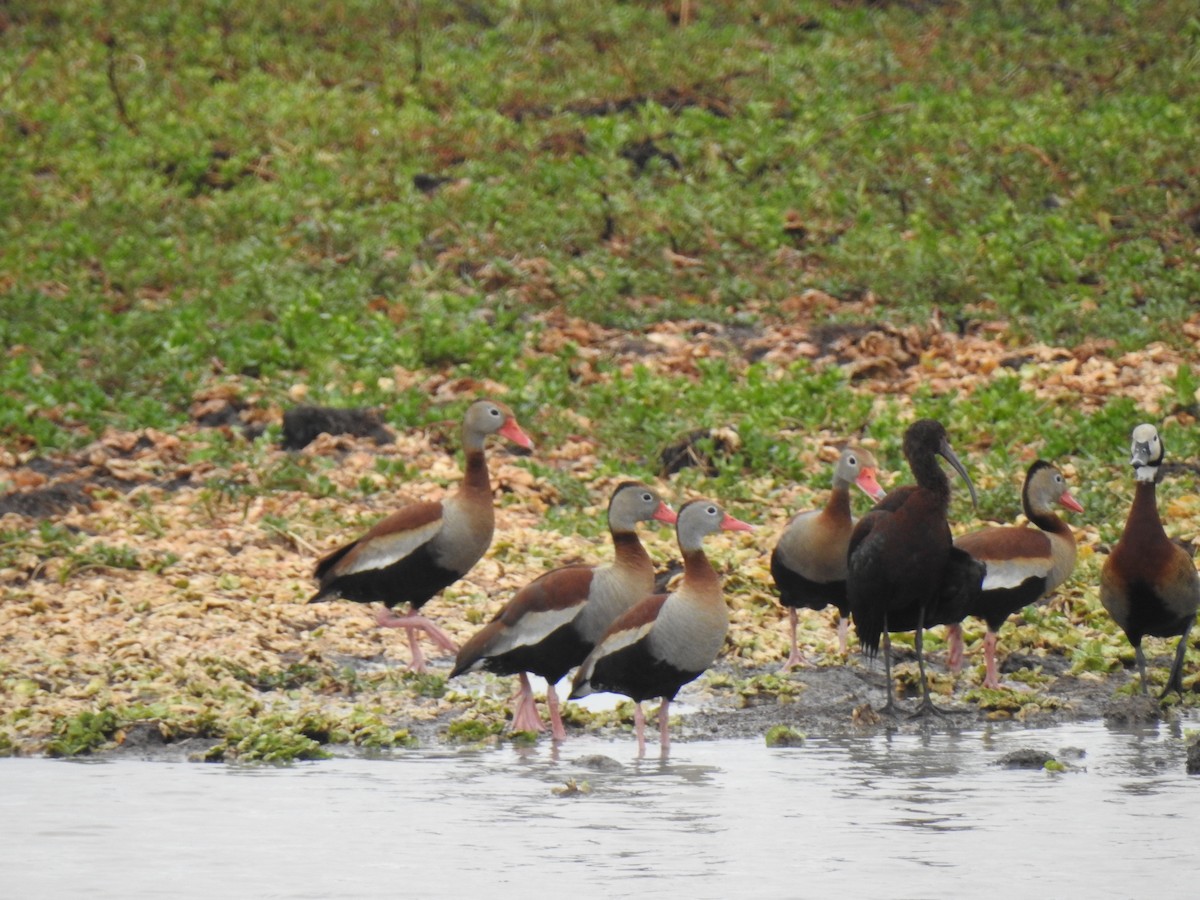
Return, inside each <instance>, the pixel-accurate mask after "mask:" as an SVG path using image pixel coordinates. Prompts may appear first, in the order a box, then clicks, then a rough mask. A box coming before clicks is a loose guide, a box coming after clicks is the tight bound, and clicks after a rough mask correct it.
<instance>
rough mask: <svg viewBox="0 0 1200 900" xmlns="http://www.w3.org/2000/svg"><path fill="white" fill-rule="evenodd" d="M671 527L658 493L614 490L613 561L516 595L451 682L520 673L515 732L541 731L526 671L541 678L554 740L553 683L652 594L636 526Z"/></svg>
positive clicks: (473, 644)
mask: <svg viewBox="0 0 1200 900" xmlns="http://www.w3.org/2000/svg"><path fill="white" fill-rule="evenodd" d="M649 521H658V522H665V523H668V524H674V523H675V513H674V512H673V511H672V510H671V508H670V507H669V506H667V504H666V503H664V502H663V501H662V499H661V498H660V497H659V495H658V492H657V491H655V490H653V489H652V488H649V487H647V486H646V485H644V484H641V483H639V482H636V481H626V482H623V483H621V484H620V485H618V486H617V489H616V490H615V491H613V495H612V499H611V500H610V501H609V504H608V530H609V533H610V534H611V535H612V542H613V549H614V559H613V561H612V562H611V563H607V564H605V565H573V566H562V567H560V568H557V569H553V570H551V571H549V572H546V573H545V574H543V575H540V576H539V577H538V578H537V579H536V580H534V581H532V582H531V583H529V584H528V585H526V586H525V587H523V588H521V590H520V591H518V592H517V594H516V595H515V596H514V597H513V598H512V599H511V600H510V601H509V602H508V603H507V604H506V605H505V606H504V608H503V609H501V610H500V612H498V613H497V614H496V616H495V618H494V619H492V621H491V622H489V623H488V624H487V625H485V626H484V627H483V628H482V629H480V630H479V631H478V632H476V633H475V634H474V635H473V636H472V637H471V639H470V640H469V641H467V642H466V643H465V644H463V647H462V649H461V650H460V651H459V652H458V659H457V661H456V662H455V664H454V670H453V671H452V672H451V673H450V677H451V678H454V677H456V676H458V675H461V674H463V673H464V672H474V671H480V670H482V671H487V672H495V673H496V674H498V675H518V676H519V678H520V690H519V691H518V693H517V697H516V702H515V705H514V708H513V718H512V730H513V731H542V730H543V725H542V721H541V718H540V717H539V716H538V712H537V707H536V705H535V701H534V697H533V688H532V686H531V684H530V682H529V673H533V674H534V675H539V676H541V677H542V678H544V679H546V706H547V708H548V709H549V712H550V728H551V735H552V737H553V738H554V740H556V741H561V740H563V739H564V738H565V737H566V736H567V733H566V729H565V728H564V726H563V722H562V715H561V713H560V711H559V705H558V694H557V692H556V690H555V685H556V684H557V683H558V682H559V681H560V680H561V679H562V678H563V677H564V676H565V675H566V674H567V672H569V671H570V670H571V669H573V668H575V667H576V666H577V665H579V664H580V663H581V662H583V660H584V658H585V657H586V656H587V655H588V653H590V652H591V650H592V648H593V647H595V646H596V642H597V641H599V640H600V638H601V637H602V636H603V635H604V632H605V631H606V630H607V629H608V627H609V626H610V625H611V624H612V623H613V621H614V620H615V619H616V618H617V617H618V616H619V615H621V614H622V613H623V612H625V611H626V610H628V609H629V608H630V607H632V606H633V605H634V604H635V603H637V602H638V601H639V600H641V599H642V598H643V597H645V596H646V595H647V594H650V593H651V592H652V591H653V590H654V563H653V562H652V561H651V559H650V555H649V554H648V553H647V552H646V548H645V547H643V546H642V542H641V540H639V538H638V534H637V525H638V523H639V522H649Z"/></svg>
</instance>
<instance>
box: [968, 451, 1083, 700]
mask: <svg viewBox="0 0 1200 900" xmlns="http://www.w3.org/2000/svg"><path fill="white" fill-rule="evenodd" d="M1056 503H1057V504H1059V505H1060V506H1062V507H1064V508H1065V509H1069V510H1071V511H1072V512H1077V513H1081V512H1083V507H1082V506H1080V505H1079V501H1078V500H1076V499H1075V498H1074V497H1073V496H1071V491H1070V490H1069V489H1068V488H1067V482H1066V480H1065V479H1064V478H1063V475H1062V472H1060V471H1059V470H1058V469H1056V468H1055V467H1054V466H1052V465H1051V464H1050V463H1048V462H1046V461H1045V460H1041V459H1039V460H1037V461H1036V462H1035V463H1033V465H1031V466H1030V467H1029V470H1028V471H1027V472H1026V473H1025V484H1024V486H1023V487H1022V489H1021V506H1022V508H1023V509H1024V510H1025V517H1026V518H1027V519H1028V520H1029V524H1030V525H1032V526H1034V527H1032V528H1030V527H1017V526H991V527H988V528H981V529H979V530H978V531H972V532H969V533H967V534H964V535H962V536H961V537H959V538H957V539H956V540H955V541H954V546H956V547H958V548H959V549H960V550H965V551H966V552H967V553H969V554H971V556H972V558H974V559H976V560H978V561H979V562H981V563H983V565H984V568H985V569H986V572H985V574H984V576H983V585H982V588H981V590H980V591H979V593H978V594H976V595H975V596H974V597H973V598H972V599H971V601H970V603H969V604H968V606H967V613H968V614H969V615H972V616H978V617H979V618H981V619H983V620H984V622H986V623H987V634H986V635H985V636H984V639H983V655H984V672H985V675H984V679H983V686H984V687H985V688H993V689H994V688H998V687H1000V673H999V669H998V667H997V665H996V642H997V636H998V634H999V631H1000V626H1001V625H1003V624H1004V621H1005V619H1007V618H1008V617H1009V616H1011V615H1012V614H1013V613H1015V612H1018V611H1019V610H1021V609H1022V608H1024V607H1026V606H1029V605H1030V604H1031V603H1036V602H1037V601H1038V600H1040V599H1041V598H1042V597H1045V596H1046V595H1048V594H1049V593H1050V592H1051V591H1053V590H1054V589H1055V588H1057V587H1058V586H1059V585H1060V584H1062V583H1063V582H1064V581H1066V580H1067V578H1069V577H1070V575H1071V572H1072V571H1074V569H1075V535H1074V534H1073V533H1072V532H1071V527H1070V526H1069V525H1068V524H1067V523H1066V522H1064V521H1063V520H1062V519H1060V518H1059V517H1058V516H1057V515H1056V514H1055V512H1054V504H1056ZM948 638H949V654H948V657H947V659H948V662H949V665H950V669H951V670H952V671H957V670H958V669H959V668H960V667H961V666H962V655H963V651H962V626H961V625H959V624H958V623H955V624H952V625H951V626H950V628H949V631H948Z"/></svg>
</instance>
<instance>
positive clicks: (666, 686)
mask: <svg viewBox="0 0 1200 900" xmlns="http://www.w3.org/2000/svg"><path fill="white" fill-rule="evenodd" d="M751 530H753V529H752V528H751V526H750V525H747V524H746V523H745V522H741V521H739V520H737V519H735V518H734V517H733V516H731V515H729V514H728V513H726V512H725V511H724V510H722V509H721V507H719V506H718V505H717V504H716V503H713V502H712V501H711V500H693V501H691V502H690V503H686V504H684V506H683V508H682V509H680V510H679V516H678V520H677V521H676V523H675V534H676V537H677V539H678V541H679V551H680V553H681V554H682V555H683V578H682V580H681V581H680V583H679V585H678V587H676V588H675V590H673V591H671V592H670V593H669V594H654V595H651V596H649V597H646V598H644V599H643V600H641V601H640V602H639V603H638V604H637V605H636V606H634V607H633V608H632V609H630V610H629V611H628V612H626V613H624V614H623V615H621V616H620V617H619V618H618V619H617V620H616V621H615V622H613V624H612V626H611V627H610V628H609V629H608V631H607V632H606V633H605V635H604V637H602V638H601V639H600V642H599V643H598V644H597V645H596V647H595V649H593V650H592V652H591V653H589V654H588V657H587V659H585V660H584V661H583V664H582V665H581V666H580V667H579V669H578V670H577V671H576V672H575V678H574V680H573V682H572V685H571V696H570V698H569V699H572V700H575V699H578V698H580V697H586V696H587V695H588V694H591V693H595V692H598V691H612V692H613V693H616V694H624V695H625V696H627V697H629V698H630V699H631V700H633V702H634V726H635V730H636V732H637V741H638V755H639V756H641V755H643V754H644V753H645V751H646V737H645V724H646V719H645V714H644V713H643V711H642V701H643V700H649V699H651V698H652V697H661V698H662V705H661V706H659V708H658V727H659V742H660V744H661V747H662V752H663V754H664V755H665V754H666V753H667V751H668V748H669V747H670V742H671V738H670V730H669V725H668V722H669V716H670V706H671V700H672V699H673V698H674V697H675V694H676V693H677V692H678V690H679V689H680V688H681V687H683V685H685V684H687V683H688V682H689V681H692V680H694V679H696V678H698V677H699V676H700V675H701V674H702V673H703V672H704V670H705V669H707V668H708V667H709V666H710V665H712V663H713V660H715V659H716V658H717V653H719V652H720V650H721V646H722V645H723V644H724V643H725V633H726V632H727V631H728V630H729V609H728V608H727V607H726V606H725V600H724V598H723V597H722V596H721V579H720V576H718V575H717V573H716V571H715V570H714V569H713V567H712V564H711V563H709V561H708V557H706V556H705V555H704V550H703V548H702V546H701V544H702V542H703V540H704V537H705V536H706V535H709V534H712V533H714V532H716V531H751Z"/></svg>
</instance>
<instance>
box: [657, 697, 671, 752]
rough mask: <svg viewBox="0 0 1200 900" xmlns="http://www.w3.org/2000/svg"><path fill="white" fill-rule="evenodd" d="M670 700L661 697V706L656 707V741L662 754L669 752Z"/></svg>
mask: <svg viewBox="0 0 1200 900" xmlns="http://www.w3.org/2000/svg"><path fill="white" fill-rule="evenodd" d="M670 721H671V701H670V700H668V699H667V698H666V697H663V702H662V706H660V707H659V708H658V743H659V746H661V747H662V755H663V756H666V755H667V754H668V753H670V752H671V726H670Z"/></svg>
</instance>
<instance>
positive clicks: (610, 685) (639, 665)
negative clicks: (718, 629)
mask: <svg viewBox="0 0 1200 900" xmlns="http://www.w3.org/2000/svg"><path fill="white" fill-rule="evenodd" d="M703 671H704V670H703V669H701V670H700V671H699V672H691V671H685V670H683V669H680V668H678V667H676V666H673V665H671V664H670V663H669V662H666V661H665V660H663V659H660V658H659V657H656V656H653V655H651V654H650V652H649V651H648V648H647V645H646V641H645V640H641V641H638V642H637V643H635V644H631V645H630V646H628V647H623V648H621V649H620V650H617V651H616V652H615V653H610V654H608V655H607V656H605V657H604V658H603V659H600V660H597V661H596V665H595V668H594V669H593V670H592V675H591V677H590V678H589V679H588V682H589V683H590V684H591V687H592V690H593V691H612V692H614V693H617V694H624V695H625V696H626V697H629V699H631V700H633V701H635V702H637V703H641V702H642V701H643V700H650V699H653V698H654V697H663V698H665V699H667V700H673V699H675V694H676V693H678V691H679V689H680V688H681V687H683V686H684V685H685V684H687V683H688V682H689V681H694V680H695V679H697V678H699V677H700V675H701V674H703Z"/></svg>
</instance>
